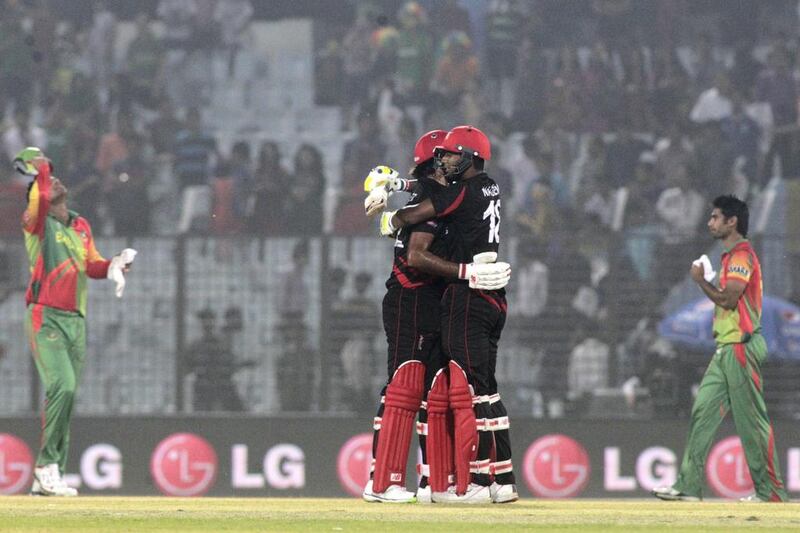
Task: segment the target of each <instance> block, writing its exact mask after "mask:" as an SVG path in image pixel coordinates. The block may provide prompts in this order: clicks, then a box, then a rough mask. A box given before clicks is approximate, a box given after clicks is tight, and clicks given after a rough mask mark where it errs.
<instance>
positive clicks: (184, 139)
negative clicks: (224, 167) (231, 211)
mask: <svg viewBox="0 0 800 533" xmlns="http://www.w3.org/2000/svg"><path fill="white" fill-rule="evenodd" d="M174 150H175V164H174V170H175V175H176V176H177V178H178V187H179V189H180V190H183V189H184V188H186V187H188V186H191V185H207V184H208V178H209V173H210V172H211V169H212V168H214V165H215V163H216V160H217V143H216V141H215V140H214V138H213V137H212V136H211V135H208V134H207V133H205V132H204V131H203V126H202V123H201V118H200V110H199V109H198V108H194V107H193V108H191V109H189V111H188V112H187V114H186V125H185V129H183V130H181V131H180V132H178V134H177V136H176V137H175V145H174Z"/></svg>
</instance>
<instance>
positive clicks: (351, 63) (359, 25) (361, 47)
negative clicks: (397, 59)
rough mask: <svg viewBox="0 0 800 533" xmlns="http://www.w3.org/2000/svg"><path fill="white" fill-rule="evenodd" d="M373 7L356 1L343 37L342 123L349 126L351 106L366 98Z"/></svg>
mask: <svg viewBox="0 0 800 533" xmlns="http://www.w3.org/2000/svg"><path fill="white" fill-rule="evenodd" d="M372 16H373V14H372V10H371V8H370V7H369V6H368V5H367V4H359V7H358V9H357V11H356V19H355V21H354V23H353V26H352V27H351V28H350V29H349V30H348V31H347V34H346V35H345V36H344V39H343V40H342V69H343V71H344V101H343V102H342V104H343V110H342V111H343V115H344V116H343V118H342V125H343V126H344V128H345V129H349V127H350V126H351V125H352V123H351V120H352V115H353V109H354V108H355V107H356V106H358V105H359V104H361V103H362V102H364V101H366V99H367V91H368V89H369V86H370V77H369V75H370V72H371V71H372V63H373V61H374V52H373V49H372V45H371V43H370V36H371V35H372V31H373V30H374V22H373V21H372Z"/></svg>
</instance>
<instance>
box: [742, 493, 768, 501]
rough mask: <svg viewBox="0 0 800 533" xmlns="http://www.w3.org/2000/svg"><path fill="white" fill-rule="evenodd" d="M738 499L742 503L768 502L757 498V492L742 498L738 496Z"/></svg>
mask: <svg viewBox="0 0 800 533" xmlns="http://www.w3.org/2000/svg"><path fill="white" fill-rule="evenodd" d="M739 501H740V502H742V503H769V502H767V500H762V499H761V498H759V497H758V494H756V493H755V492H754V493H753V494H750V495H749V496H745V497H744V498H739Z"/></svg>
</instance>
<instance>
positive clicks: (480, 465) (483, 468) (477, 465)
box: [469, 459, 491, 474]
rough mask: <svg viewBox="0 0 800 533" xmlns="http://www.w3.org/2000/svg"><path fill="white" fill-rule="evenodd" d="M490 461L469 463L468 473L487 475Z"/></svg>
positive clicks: (482, 460)
mask: <svg viewBox="0 0 800 533" xmlns="http://www.w3.org/2000/svg"><path fill="white" fill-rule="evenodd" d="M490 464H491V459H481V460H478V461H470V463H469V471H470V472H471V473H473V474H488V473H489V465H490Z"/></svg>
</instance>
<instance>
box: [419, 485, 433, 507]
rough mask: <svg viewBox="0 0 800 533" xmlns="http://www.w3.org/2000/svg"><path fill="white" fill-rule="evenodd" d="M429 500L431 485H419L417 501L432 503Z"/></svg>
mask: <svg viewBox="0 0 800 533" xmlns="http://www.w3.org/2000/svg"><path fill="white" fill-rule="evenodd" d="M432 502H433V500H431V486H430V485H428V486H427V487H419V488H418V489H417V503H432Z"/></svg>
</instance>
